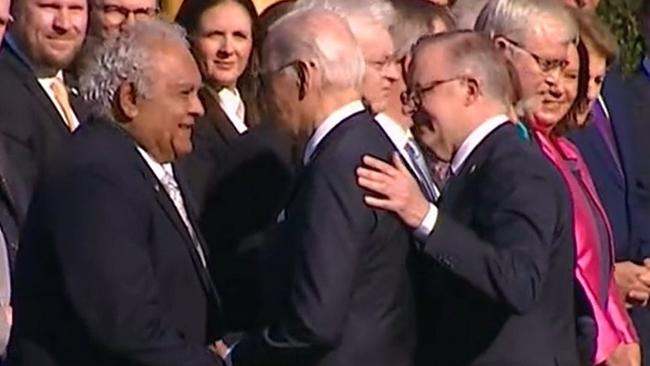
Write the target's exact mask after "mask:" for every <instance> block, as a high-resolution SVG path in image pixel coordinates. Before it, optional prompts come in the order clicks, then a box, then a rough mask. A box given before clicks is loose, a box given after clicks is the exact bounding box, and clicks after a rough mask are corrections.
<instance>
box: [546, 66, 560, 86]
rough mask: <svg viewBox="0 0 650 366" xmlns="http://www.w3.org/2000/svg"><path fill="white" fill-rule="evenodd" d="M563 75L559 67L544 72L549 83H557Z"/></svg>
mask: <svg viewBox="0 0 650 366" xmlns="http://www.w3.org/2000/svg"><path fill="white" fill-rule="evenodd" d="M561 75H562V70H561V69H560V68H559V67H557V68H554V69H553V70H550V71H547V72H546V73H544V81H545V82H546V83H547V84H548V85H557V83H558V81H559V80H560V76H561Z"/></svg>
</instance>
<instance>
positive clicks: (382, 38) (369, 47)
mask: <svg viewBox="0 0 650 366" xmlns="http://www.w3.org/2000/svg"><path fill="white" fill-rule="evenodd" d="M355 37H356V40H357V43H358V44H359V48H361V52H363V55H364V56H365V57H366V58H367V59H380V58H385V57H388V56H390V55H392V54H393V52H394V51H395V50H394V45H393V39H392V37H391V36H390V33H389V32H388V29H386V28H385V27H384V26H382V25H381V24H379V23H376V22H361V23H359V24H358V25H356V29H355Z"/></svg>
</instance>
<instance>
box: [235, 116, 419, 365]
mask: <svg viewBox="0 0 650 366" xmlns="http://www.w3.org/2000/svg"><path fill="white" fill-rule="evenodd" d="M393 152H394V148H393V146H392V145H391V142H390V141H389V140H388V137H387V136H386V135H385V134H384V132H383V131H382V130H381V128H380V127H379V125H378V124H377V123H376V122H374V120H373V119H372V117H371V116H370V115H369V114H368V113H366V112H361V113H358V114H355V115H353V116H351V117H349V118H347V119H346V120H344V121H343V122H341V124H339V125H338V126H336V127H335V128H334V129H333V130H332V131H331V132H330V133H329V134H328V135H327V136H326V137H325V138H324V139H323V140H322V141H321V143H320V144H319V146H318V148H317V149H316V152H315V154H314V156H313V157H312V161H311V162H310V163H309V164H308V165H307V166H306V167H305V169H304V171H303V174H302V176H301V178H300V182H299V183H298V187H297V190H296V193H295V195H294V196H293V198H292V199H291V202H290V204H289V206H288V208H287V210H286V217H287V220H286V222H285V224H286V237H285V243H286V244H287V245H294V246H293V252H292V255H291V257H292V258H293V268H294V275H293V281H292V282H291V283H290V285H291V286H290V289H288V293H278V294H277V296H278V297H282V298H284V299H287V306H286V309H287V311H286V314H285V316H284V317H283V318H282V320H278V321H277V322H275V323H274V324H273V325H271V326H270V327H269V328H267V330H266V331H265V332H262V333H261V334H257V335H250V336H249V337H247V338H244V340H243V341H242V342H241V343H239V344H238V345H237V346H236V347H235V349H234V351H233V361H234V364H235V365H237V366H239V365H286V366H289V365H300V366H309V365H319V366H339V365H341V366H342V365H373V366H382V365H386V366H388V365H390V366H401V365H411V364H412V363H413V354H414V347H415V329H414V327H415V323H414V308H413V299H412V291H411V285H410V281H409V277H408V273H407V267H406V257H407V253H408V251H409V248H410V247H411V239H410V231H409V230H407V229H406V228H405V227H404V226H403V225H402V224H401V222H399V220H398V219H397V218H396V217H395V216H394V215H392V214H389V213H388V212H385V211H379V210H372V209H370V208H369V207H368V206H366V205H365V204H364V202H363V195H364V191H362V190H361V189H360V188H359V187H358V186H357V184H356V176H355V169H356V167H357V166H358V165H359V164H360V162H361V157H362V156H363V155H365V154H371V155H374V156H378V157H381V158H383V159H386V158H389V157H390V156H391V154H392V153H393Z"/></svg>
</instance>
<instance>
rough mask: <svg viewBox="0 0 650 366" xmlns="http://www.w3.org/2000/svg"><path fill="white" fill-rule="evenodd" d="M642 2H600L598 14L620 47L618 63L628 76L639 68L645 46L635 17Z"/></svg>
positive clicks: (637, 0) (634, 0) (612, 0)
mask: <svg viewBox="0 0 650 366" xmlns="http://www.w3.org/2000/svg"><path fill="white" fill-rule="evenodd" d="M641 1H642V0H601V2H600V5H599V7H598V14H599V15H600V16H601V18H602V19H603V20H604V21H605V22H606V23H607V24H608V25H609V26H610V28H611V30H612V32H614V34H615V35H616V37H617V38H618V42H619V45H620V63H621V65H622V66H623V70H624V71H625V72H626V73H628V74H630V73H633V72H634V71H635V70H636V69H637V68H638V66H639V62H640V61H641V59H642V58H643V54H644V52H645V46H644V43H643V38H642V36H641V31H640V24H639V21H638V19H637V17H636V14H637V10H638V8H639V6H640V4H641Z"/></svg>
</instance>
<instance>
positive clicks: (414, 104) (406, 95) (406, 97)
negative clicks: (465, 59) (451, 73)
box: [400, 76, 468, 111]
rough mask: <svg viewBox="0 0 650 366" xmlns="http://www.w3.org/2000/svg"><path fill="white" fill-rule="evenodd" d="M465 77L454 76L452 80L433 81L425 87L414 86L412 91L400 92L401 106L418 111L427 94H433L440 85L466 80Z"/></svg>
mask: <svg viewBox="0 0 650 366" xmlns="http://www.w3.org/2000/svg"><path fill="white" fill-rule="evenodd" d="M467 79H468V77H467V76H456V77H453V78H449V79H443V80H434V81H431V82H430V83H428V84H427V85H426V86H423V87H421V86H416V87H415V89H414V90H411V91H409V90H407V91H405V92H402V94H401V95H400V98H401V100H402V104H404V105H407V106H409V107H411V108H413V110H416V111H417V110H419V109H420V108H422V99H423V98H424V96H425V95H426V94H428V93H431V92H433V91H434V90H435V89H436V88H437V87H439V86H441V85H442V84H446V83H450V82H452V81H456V80H467Z"/></svg>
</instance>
